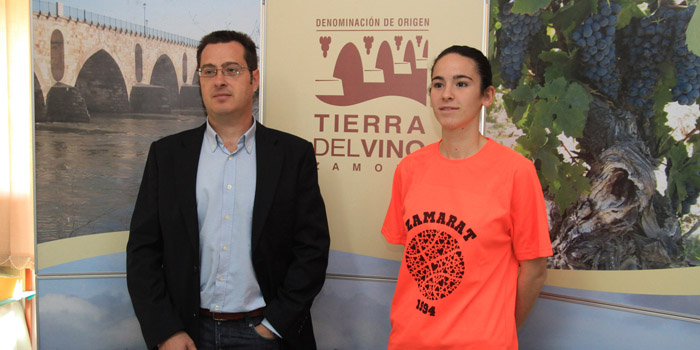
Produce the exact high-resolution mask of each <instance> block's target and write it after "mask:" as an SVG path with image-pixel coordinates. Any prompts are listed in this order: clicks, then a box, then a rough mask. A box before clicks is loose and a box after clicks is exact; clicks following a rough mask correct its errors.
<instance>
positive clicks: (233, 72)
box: [224, 67, 238, 75]
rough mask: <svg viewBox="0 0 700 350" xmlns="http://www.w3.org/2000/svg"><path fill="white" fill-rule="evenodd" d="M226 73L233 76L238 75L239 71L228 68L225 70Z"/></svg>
mask: <svg viewBox="0 0 700 350" xmlns="http://www.w3.org/2000/svg"><path fill="white" fill-rule="evenodd" d="M224 71H225V72H226V73H228V74H231V75H234V74H238V69H236V68H234V67H226V68H224Z"/></svg>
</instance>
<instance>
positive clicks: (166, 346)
mask: <svg viewBox="0 0 700 350" xmlns="http://www.w3.org/2000/svg"><path fill="white" fill-rule="evenodd" d="M158 350H197V347H195V346H194V342H193V341H192V338H190V336H189V335H187V333H185V332H184V331H179V332H177V333H175V334H173V335H171V336H170V338H168V339H166V340H165V341H164V342H162V343H160V344H158Z"/></svg>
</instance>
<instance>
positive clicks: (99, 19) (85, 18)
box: [32, 0, 199, 47]
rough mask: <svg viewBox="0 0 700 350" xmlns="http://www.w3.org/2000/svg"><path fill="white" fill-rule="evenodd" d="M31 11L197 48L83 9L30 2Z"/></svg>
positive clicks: (186, 40)
mask: <svg viewBox="0 0 700 350" xmlns="http://www.w3.org/2000/svg"><path fill="white" fill-rule="evenodd" d="M32 11H33V12H34V13H37V14H40V15H47V16H54V17H65V18H68V19H71V20H74V21H80V22H84V23H90V24H94V25H98V26H103V28H108V29H112V30H122V31H125V32H128V33H130V34H135V35H143V36H144V37H148V38H153V39H157V40H162V41H167V42H171V43H175V44H182V45H187V46H192V47H197V45H198V44H199V41H198V40H195V39H190V38H187V37H184V36H182V35H177V34H173V33H168V32H164V31H162V30H157V29H153V28H149V27H145V26H142V25H138V24H134V23H130V22H126V21H122V20H120V19H116V18H112V17H108V16H104V15H100V14H97V13H93V12H90V11H86V10H83V9H78V8H75V7H70V6H66V5H63V4H61V6H59V3H56V2H50V1H41V0H32Z"/></svg>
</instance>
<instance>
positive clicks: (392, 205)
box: [382, 162, 407, 244]
mask: <svg viewBox="0 0 700 350" xmlns="http://www.w3.org/2000/svg"><path fill="white" fill-rule="evenodd" d="M403 165H404V163H403V162H402V163H399V166H398V167H396V171H395V172H394V181H393V182H392V185H391V200H390V201H389V209H388V210H387V212H386V216H385V217H384V225H382V234H383V235H384V238H385V239H386V241H387V242H389V243H392V244H405V243H406V234H407V232H406V226H404V225H403V222H402V221H403V212H404V197H405V195H406V194H405V192H404V183H403V181H404V179H403V176H402V171H403V169H404V167H403Z"/></svg>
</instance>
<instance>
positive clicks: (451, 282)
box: [405, 229, 464, 300]
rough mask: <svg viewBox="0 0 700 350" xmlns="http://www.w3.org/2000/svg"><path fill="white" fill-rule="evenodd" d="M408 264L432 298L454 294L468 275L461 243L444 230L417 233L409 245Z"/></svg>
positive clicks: (425, 292) (421, 287)
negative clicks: (460, 246)
mask: <svg viewBox="0 0 700 350" xmlns="http://www.w3.org/2000/svg"><path fill="white" fill-rule="evenodd" d="M405 258H406V267H408V271H409V272H410V273H411V276H413V279H414V280H415V281H416V283H418V289H419V290H420V292H421V294H423V296H424V297H425V298H427V299H428V300H439V299H442V298H445V297H447V296H448V295H450V294H452V292H454V291H455V289H457V287H458V286H459V284H460V282H461V281H462V277H463V276H464V258H463V257H462V252H461V251H460V250H459V242H457V240H456V239H455V238H453V237H452V236H450V235H449V234H447V233H446V232H444V231H438V230H433V229H428V230H425V231H421V232H419V233H418V234H416V235H415V236H414V237H413V239H411V242H409V244H408V246H407V247H406V254H405Z"/></svg>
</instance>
